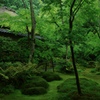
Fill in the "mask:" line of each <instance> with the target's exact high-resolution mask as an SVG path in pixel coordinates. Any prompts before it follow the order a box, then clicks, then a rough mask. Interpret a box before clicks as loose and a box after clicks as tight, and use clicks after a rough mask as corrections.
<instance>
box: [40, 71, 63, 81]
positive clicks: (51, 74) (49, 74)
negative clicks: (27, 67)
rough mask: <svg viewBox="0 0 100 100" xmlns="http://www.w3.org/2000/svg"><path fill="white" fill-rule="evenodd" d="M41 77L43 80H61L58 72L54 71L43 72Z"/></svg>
mask: <svg viewBox="0 0 100 100" xmlns="http://www.w3.org/2000/svg"><path fill="white" fill-rule="evenodd" d="M42 77H43V78H44V79H45V80H47V81H48V82H51V81H54V80H61V79H62V78H61V77H60V76H59V75H58V74H56V73H54V72H44V73H43V74H42Z"/></svg>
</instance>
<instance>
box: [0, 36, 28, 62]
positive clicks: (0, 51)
mask: <svg viewBox="0 0 100 100" xmlns="http://www.w3.org/2000/svg"><path fill="white" fill-rule="evenodd" d="M27 43H28V40H26V39H24V38H23V39H20V40H19V41H18V43H17V41H14V40H12V39H11V38H5V37H0V45H1V47H0V55H1V56H2V58H0V62H16V61H20V62H28V57H29V49H28V48H29V46H28V44H27Z"/></svg>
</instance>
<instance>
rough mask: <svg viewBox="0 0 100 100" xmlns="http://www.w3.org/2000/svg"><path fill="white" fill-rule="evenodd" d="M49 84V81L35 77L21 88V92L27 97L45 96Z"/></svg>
mask: <svg viewBox="0 0 100 100" xmlns="http://www.w3.org/2000/svg"><path fill="white" fill-rule="evenodd" d="M48 87H49V84H48V83H47V81H46V80H45V79H43V78H41V77H39V76H33V77H32V78H31V79H28V80H26V82H24V83H23V86H22V87H21V92H22V93H23V94H27V95H34V94H44V93H46V92H47V89H48Z"/></svg>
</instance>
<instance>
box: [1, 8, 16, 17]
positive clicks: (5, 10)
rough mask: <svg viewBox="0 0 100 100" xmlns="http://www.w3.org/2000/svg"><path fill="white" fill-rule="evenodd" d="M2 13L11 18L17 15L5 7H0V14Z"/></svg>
mask: <svg viewBox="0 0 100 100" xmlns="http://www.w3.org/2000/svg"><path fill="white" fill-rule="evenodd" d="M3 13H7V14H9V15H11V16H16V15H17V14H16V13H15V11H14V10H12V9H10V8H7V7H1V8H0V14H3Z"/></svg>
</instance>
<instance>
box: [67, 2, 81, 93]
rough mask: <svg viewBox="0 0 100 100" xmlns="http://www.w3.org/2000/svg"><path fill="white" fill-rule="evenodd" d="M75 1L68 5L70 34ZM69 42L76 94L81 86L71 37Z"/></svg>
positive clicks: (70, 32) (79, 91)
mask: <svg viewBox="0 0 100 100" xmlns="http://www.w3.org/2000/svg"><path fill="white" fill-rule="evenodd" d="M75 2H76V0H73V2H72V4H71V7H70V17H69V35H72V29H73V21H74V17H75V16H74V13H73V7H74V5H75ZM69 43H70V50H71V55H72V63H73V67H74V72H75V77H76V84H77V90H78V94H79V95H81V94H82V92H81V87H80V82H79V76H78V71H77V68H76V64H75V57H74V47H73V41H72V39H71V38H70V39H69Z"/></svg>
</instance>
